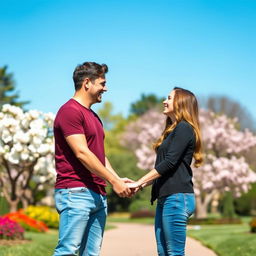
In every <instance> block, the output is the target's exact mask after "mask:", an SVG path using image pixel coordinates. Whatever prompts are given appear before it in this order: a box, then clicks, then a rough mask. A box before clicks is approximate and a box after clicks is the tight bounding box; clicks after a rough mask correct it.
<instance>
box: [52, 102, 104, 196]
mask: <svg viewBox="0 0 256 256" xmlns="http://www.w3.org/2000/svg"><path fill="white" fill-rule="evenodd" d="M73 134H84V135H85V137H86V140H87V144H88V148H89V149H90V150H91V151H92V152H93V153H94V154H95V155H96V156H97V158H98V159H99V160H100V162H101V163H102V164H103V165H105V152H104V131H103V127H102V123H101V121H100V119H99V117H98V116H97V115H96V114H95V113H94V112H93V111H92V110H91V109H88V108H86V107H84V106H82V105H81V104H80V103H78V102H77V101H76V100H74V99H70V100H69V101H68V102H66V103H65V104H64V105H63V106H62V107H61V108H60V109H59V111H58V113H57V115H56V118H55V121H54V138H55V165H56V172H57V179H56V184H55V188H74V187H87V188H89V189H92V190H93V191H95V192H97V193H100V194H103V195H105V194H106V192H105V186H106V182H105V181H104V180H103V179H102V178H100V177H98V176H97V175H95V174H93V173H91V172H90V171H89V170H88V169H87V168H86V167H85V166H84V165H83V164H82V163H81V162H80V161H79V160H78V159H77V158H76V156H75V155H74V153H73V151H72V150H71V148H70V147H69V145H68V144H67V141H66V139H65V137H67V136H69V135H73Z"/></svg>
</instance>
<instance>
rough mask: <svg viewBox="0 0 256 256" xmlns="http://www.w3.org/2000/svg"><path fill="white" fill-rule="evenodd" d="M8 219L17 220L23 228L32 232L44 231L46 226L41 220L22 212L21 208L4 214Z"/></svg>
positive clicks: (46, 228)
mask: <svg viewBox="0 0 256 256" xmlns="http://www.w3.org/2000/svg"><path fill="white" fill-rule="evenodd" d="M4 217H8V218H9V219H10V220H13V221H16V222H18V223H19V224H20V225H21V226H22V227H23V228H24V229H25V230H27V231H34V232H46V231H47V230H48V227H47V226H46V224H45V223H43V222H42V221H38V220H35V219H33V218H31V217H29V216H27V215H25V214H24V212H23V210H19V211H18V212H12V213H8V214H6V215H4Z"/></svg>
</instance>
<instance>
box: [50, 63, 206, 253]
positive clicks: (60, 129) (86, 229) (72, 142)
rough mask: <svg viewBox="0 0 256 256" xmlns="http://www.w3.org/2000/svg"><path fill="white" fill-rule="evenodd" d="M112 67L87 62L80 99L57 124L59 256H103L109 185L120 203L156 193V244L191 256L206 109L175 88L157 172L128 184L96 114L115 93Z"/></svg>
mask: <svg viewBox="0 0 256 256" xmlns="http://www.w3.org/2000/svg"><path fill="white" fill-rule="evenodd" d="M107 72H108V67H107V65H105V64H102V65H100V64H97V63H95V62H84V63H83V64H81V65H78V66H77V67H76V68H75V70H74V72H73V80H74V86H75V94H74V96H73V97H72V98H71V99H70V100H69V101H67V102H66V103H65V104H64V105H62V107H61V108H60V109H59V111H58V113H57V115H56V118H55V121H54V137H55V162H56V172H57V178H56V184H55V204H56V209H57V211H58V213H59V215H60V224H59V240H58V244H57V246H56V248H55V251H54V256H64V255H65V256H71V255H72V256H73V255H80V256H98V255H100V248H101V244H102V239H103V233H104V228H105V223H106V216H107V197H106V191H105V187H106V182H108V183H110V184H111V186H112V188H113V190H114V191H115V192H116V194H117V195H118V196H120V197H131V196H132V195H133V194H135V193H136V192H137V191H138V190H139V189H140V188H143V187H145V186H149V185H152V193H151V203H152V204H153V202H154V201H155V200H156V199H157V207H156V215H155V237H156V242H157V251H158V255H161V256H165V255H171V256H183V255H184V250H185V241H186V226H187V220H188V218H189V216H190V215H191V214H193V212H194V211H195V196H194V190H193V183H192V176H193V174H192V169H191V167H190V165H191V163H192V160H194V162H193V164H194V166H195V167H198V166H200V165H201V164H202V161H203V157H202V142H201V133H200V125H199V120H198V104H197V100H196V97H195V96H194V94H193V93H192V92H190V91H188V90H185V89H182V88H178V87H175V88H174V89H173V90H172V91H171V92H170V94H169V95H168V96H167V98H166V100H165V101H164V102H163V114H164V115H166V125H165V127H163V132H162V135H161V136H160V138H159V139H158V140H157V141H156V142H155V143H154V145H153V149H154V150H155V152H156V162H155V166H154V169H152V170H150V171H149V172H148V173H147V174H146V175H144V176H143V177H141V178H140V179H139V180H138V181H135V182H134V181H132V180H130V179H128V178H120V177H119V176H118V174H117V173H116V172H115V170H114V169H113V168H112V166H111V164H110V162H109V161H108V159H107V157H106V156H105V151H104V136H105V135H104V130H103V126H102V122H101V120H100V118H99V117H98V115H97V114H96V113H95V112H94V111H93V110H92V109H91V106H92V105H93V104H95V103H99V102H101V100H102V94H103V93H104V92H106V91H107V86H106V77H105V74H106V73H107Z"/></svg>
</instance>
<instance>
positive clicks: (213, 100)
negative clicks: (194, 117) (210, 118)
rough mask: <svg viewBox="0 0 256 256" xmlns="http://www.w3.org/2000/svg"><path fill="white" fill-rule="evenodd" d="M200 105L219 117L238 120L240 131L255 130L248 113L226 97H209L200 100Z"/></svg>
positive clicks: (237, 103)
mask: <svg viewBox="0 0 256 256" xmlns="http://www.w3.org/2000/svg"><path fill="white" fill-rule="evenodd" d="M200 103H202V106H203V107H205V108H206V109H208V110H210V111H212V112H214V113H216V114H220V115H226V116H228V117H229V118H238V121H239V125H240V128H241V129H245V128H248V129H250V130H254V131H255V129H256V126H255V125H256V124H255V120H253V118H252V116H251V115H250V113H249V112H248V111H247V110H246V109H245V108H244V107H243V106H242V105H241V104H240V103H239V102H237V101H235V100H233V99H231V98H229V97H226V96H211V97H209V98H207V99H206V100H205V99H201V100H200Z"/></svg>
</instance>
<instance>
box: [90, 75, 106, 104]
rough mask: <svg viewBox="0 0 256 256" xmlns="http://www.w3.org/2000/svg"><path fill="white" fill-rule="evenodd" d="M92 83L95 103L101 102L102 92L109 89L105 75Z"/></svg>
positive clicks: (91, 90)
mask: <svg viewBox="0 0 256 256" xmlns="http://www.w3.org/2000/svg"><path fill="white" fill-rule="evenodd" d="M89 83H90V89H89V90H90V94H91V97H92V101H93V103H99V102H101V100H102V94H103V93H104V92H106V91H107V86H106V79H105V76H102V77H99V78H97V79H95V80H94V81H93V82H89Z"/></svg>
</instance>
